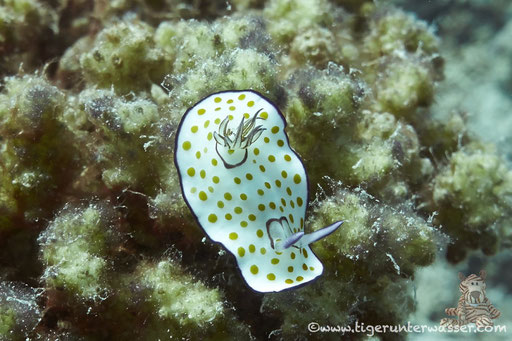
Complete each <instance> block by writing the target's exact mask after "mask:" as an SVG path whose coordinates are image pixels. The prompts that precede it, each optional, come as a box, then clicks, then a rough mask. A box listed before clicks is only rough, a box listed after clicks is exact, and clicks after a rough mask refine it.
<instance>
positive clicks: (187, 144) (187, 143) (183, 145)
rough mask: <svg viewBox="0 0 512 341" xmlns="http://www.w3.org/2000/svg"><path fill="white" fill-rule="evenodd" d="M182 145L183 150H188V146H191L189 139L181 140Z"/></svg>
mask: <svg viewBox="0 0 512 341" xmlns="http://www.w3.org/2000/svg"><path fill="white" fill-rule="evenodd" d="M182 147H183V149H184V150H189V149H190V147H192V144H191V143H190V141H185V142H183V144H182Z"/></svg>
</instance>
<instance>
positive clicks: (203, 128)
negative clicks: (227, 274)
mask: <svg viewBox="0 0 512 341" xmlns="http://www.w3.org/2000/svg"><path fill="white" fill-rule="evenodd" d="M285 126H286V122H285V119H284V116H283V115H282V114H281V112H280V111H279V109H278V108H277V107H276V106H275V105H274V104H273V103H272V102H271V101H270V100H268V99H267V98H265V97H264V96H262V95H261V94H259V93H257V92H255V91H252V90H244V91H225V92H219V93H214V94H211V95H209V96H208V97H206V98H204V99H202V100H201V101H199V102H198V103H197V104H195V105H194V106H193V107H192V108H190V109H188V110H187V112H186V113H185V115H184V116H183V118H182V120H181V122H180V125H179V128H178V133H177V136H176V146H175V159H174V161H175V164H176V168H177V169H178V173H179V177H180V184H181V189H182V193H183V196H184V198H185V201H186V202H187V205H188V206H189V208H190V209H191V211H192V212H193V214H194V216H195V218H196V220H197V221H198V223H199V224H200V225H201V227H202V228H203V229H204V230H205V232H206V234H208V236H209V237H210V238H211V239H212V240H213V241H216V242H219V243H222V244H223V245H224V246H225V247H226V249H228V250H229V251H230V252H231V253H232V254H233V255H234V256H235V257H236V261H237V263H238V267H239V268H240V271H241V273H242V276H243V278H244V279H245V281H246V282H247V283H248V284H249V286H250V287H251V288H253V289H254V290H256V291H259V292H271V291H281V290H284V289H289V288H292V287H295V286H298V285H301V284H304V283H307V282H309V281H311V280H313V279H315V278H316V277H318V276H319V275H320V274H321V273H322V271H323V266H322V263H321V262H320V261H319V260H318V258H317V257H316V256H315V254H313V252H312V251H311V249H310V246H309V244H310V243H312V242H314V241H316V240H318V239H320V238H323V237H325V236H327V235H328V234H330V233H332V232H334V231H335V230H336V229H337V228H338V227H339V226H340V225H341V224H342V223H343V222H342V221H339V222H336V223H334V224H332V225H330V226H327V227H325V228H323V229H321V230H318V231H315V232H313V233H310V234H304V223H305V215H306V207H307V205H308V179H307V175H306V171H305V168H304V165H303V164H302V161H301V160H300V158H299V156H298V155H297V154H296V153H295V151H294V150H292V149H291V148H290V146H289V142H288V136H287V135H286V132H285Z"/></svg>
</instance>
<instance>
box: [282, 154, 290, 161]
mask: <svg viewBox="0 0 512 341" xmlns="http://www.w3.org/2000/svg"><path fill="white" fill-rule="evenodd" d="M284 159H285V160H286V161H288V162H290V161H292V158H291V156H290V155H288V154H286V155H285V156H284Z"/></svg>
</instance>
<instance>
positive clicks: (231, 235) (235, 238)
mask: <svg viewBox="0 0 512 341" xmlns="http://www.w3.org/2000/svg"><path fill="white" fill-rule="evenodd" d="M229 239H231V240H237V239H238V234H237V233H236V232H231V233H230V234H229Z"/></svg>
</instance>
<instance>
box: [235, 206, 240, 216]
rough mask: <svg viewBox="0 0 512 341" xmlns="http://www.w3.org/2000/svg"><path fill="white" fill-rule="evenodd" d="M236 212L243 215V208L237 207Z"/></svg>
mask: <svg viewBox="0 0 512 341" xmlns="http://www.w3.org/2000/svg"><path fill="white" fill-rule="evenodd" d="M234 211H235V213H236V214H240V213H242V208H241V207H240V206H237V207H235V210H234Z"/></svg>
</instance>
